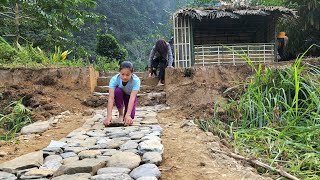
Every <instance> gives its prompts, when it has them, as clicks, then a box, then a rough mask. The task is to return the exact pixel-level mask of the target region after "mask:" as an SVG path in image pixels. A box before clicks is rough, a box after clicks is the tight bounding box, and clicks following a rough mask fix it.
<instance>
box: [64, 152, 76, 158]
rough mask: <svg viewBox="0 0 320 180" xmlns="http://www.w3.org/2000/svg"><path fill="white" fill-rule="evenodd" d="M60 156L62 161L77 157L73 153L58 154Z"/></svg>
mask: <svg viewBox="0 0 320 180" xmlns="http://www.w3.org/2000/svg"><path fill="white" fill-rule="evenodd" d="M60 156H61V157H62V158H63V159H66V158H69V157H73V156H77V154H76V153H74V152H66V153H62V154H60Z"/></svg>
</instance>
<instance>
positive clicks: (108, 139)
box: [96, 137, 111, 144]
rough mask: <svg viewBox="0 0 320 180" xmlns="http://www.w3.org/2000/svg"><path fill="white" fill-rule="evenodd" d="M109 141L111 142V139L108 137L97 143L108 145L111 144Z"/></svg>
mask: <svg viewBox="0 0 320 180" xmlns="http://www.w3.org/2000/svg"><path fill="white" fill-rule="evenodd" d="M109 141H111V139H110V138H108V137H102V138H100V139H99V140H98V141H97V143H96V144H106V143H107V142H109Z"/></svg>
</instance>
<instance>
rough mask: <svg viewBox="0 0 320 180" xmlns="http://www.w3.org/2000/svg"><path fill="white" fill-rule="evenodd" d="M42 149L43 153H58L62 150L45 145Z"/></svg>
mask: <svg viewBox="0 0 320 180" xmlns="http://www.w3.org/2000/svg"><path fill="white" fill-rule="evenodd" d="M42 150H43V152H44V153H46V152H52V153H55V154H60V153H62V152H63V151H62V149H61V148H59V147H46V148H44V149H42ZM48 154H50V153H48Z"/></svg>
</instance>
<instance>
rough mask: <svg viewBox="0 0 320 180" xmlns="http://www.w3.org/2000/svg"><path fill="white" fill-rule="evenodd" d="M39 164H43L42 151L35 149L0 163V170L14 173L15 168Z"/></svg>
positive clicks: (37, 165)
mask: <svg viewBox="0 0 320 180" xmlns="http://www.w3.org/2000/svg"><path fill="white" fill-rule="evenodd" d="M41 164H43V152H42V151H36V152H32V153H29V154H25V155H22V156H20V157H17V158H15V159H13V160H11V161H7V162H4V163H2V164H0V170H2V171H5V172H8V173H15V172H16V171H17V170H23V169H29V168H32V167H39V166H41Z"/></svg>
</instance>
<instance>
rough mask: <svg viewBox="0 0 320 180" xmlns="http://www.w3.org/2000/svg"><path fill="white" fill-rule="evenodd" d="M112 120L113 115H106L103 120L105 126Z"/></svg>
mask: <svg viewBox="0 0 320 180" xmlns="http://www.w3.org/2000/svg"><path fill="white" fill-rule="evenodd" d="M111 121H112V117H106V118H105V119H104V120H103V124H104V126H105V127H108V126H109V124H110V123H111Z"/></svg>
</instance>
